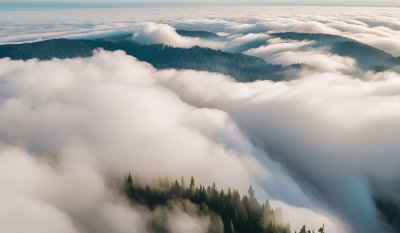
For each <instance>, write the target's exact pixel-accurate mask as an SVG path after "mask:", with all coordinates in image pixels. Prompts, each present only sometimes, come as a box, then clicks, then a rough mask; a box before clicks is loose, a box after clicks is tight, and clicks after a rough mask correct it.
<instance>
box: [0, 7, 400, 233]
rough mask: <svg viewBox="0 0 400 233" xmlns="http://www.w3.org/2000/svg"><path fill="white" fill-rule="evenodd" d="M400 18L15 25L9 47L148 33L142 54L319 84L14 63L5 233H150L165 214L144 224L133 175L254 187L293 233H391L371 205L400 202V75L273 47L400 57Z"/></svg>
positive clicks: (155, 16)
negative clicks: (381, 198) (316, 37)
mask: <svg viewBox="0 0 400 233" xmlns="http://www.w3.org/2000/svg"><path fill="white" fill-rule="evenodd" d="M399 13H400V12H399V10H398V9H396V8H341V7H329V8H328V7H270V6H263V7H243V6H240V7H229V8H228V7H222V6H212V7H205V6H200V7H196V8H190V7H180V8H173V7H167V8H130V9H84V10H77V9H75V10H53V11H32V12H18V13H16V12H2V14H1V15H0V22H1V24H0V25H1V26H0V42H1V43H11V42H12V43H21V42H26V41H37V40H44V39H49V38H58V37H64V38H102V37H105V36H116V35H123V34H126V33H133V35H134V36H133V38H132V39H133V40H135V41H137V42H139V43H143V44H151V43H164V44H168V45H171V46H177V47H192V46H195V45H199V46H204V47H210V48H214V49H221V50H223V51H228V52H245V53H246V54H249V55H254V56H258V57H261V58H263V59H265V60H266V61H268V62H270V63H277V64H283V65H289V64H292V63H308V64H310V65H313V66H315V67H316V70H305V71H304V72H302V73H301V74H300V75H298V77H297V78H296V79H295V80H292V81H287V82H286V81H285V82H277V83H274V82H272V81H256V82H253V83H238V82H236V81H235V80H234V79H232V78H230V77H227V76H224V75H221V74H216V73H208V72H198V71H191V70H185V71H176V70H162V71H158V70H156V69H154V68H153V67H151V66H150V65H149V64H147V63H143V62H139V61H137V60H136V59H135V58H133V57H131V56H127V55H126V54H125V53H124V52H121V51H116V52H113V53H112V52H107V51H101V50H99V51H95V52H94V55H93V57H91V58H86V59H81V58H76V59H67V60H58V59H54V60H51V61H38V60H29V61H11V60H9V59H7V58H5V59H0V116H1V118H0V129H1V130H0V140H1V143H0V216H2V217H1V218H0V229H4V230H5V232H26V230H27V229H29V230H30V231H31V232H85V233H86V232H127V231H129V232H146V231H147V229H146V221H148V220H149V219H151V216H152V213H151V212H149V211H148V210H145V209H141V208H139V207H137V208H133V209H132V208H129V206H128V205H127V203H126V200H125V199H124V198H122V197H120V195H118V193H116V192H115V189H114V188H113V187H110V180H113V179H116V178H115V177H123V175H124V174H126V173H127V172H129V171H131V172H136V173H138V174H142V175H143V176H145V177H152V176H158V175H160V176H164V175H168V176H170V177H172V178H179V177H180V176H182V175H183V176H184V177H185V178H189V177H190V176H194V177H195V180H196V183H197V184H200V183H201V184H203V185H210V184H212V182H214V181H215V182H216V184H217V186H218V187H220V188H224V189H226V188H228V187H231V188H238V189H239V191H240V193H241V194H245V192H246V190H247V187H248V185H249V184H250V183H252V184H253V186H254V187H255V189H256V191H257V192H258V197H259V198H260V200H262V199H263V198H265V197H266V196H268V197H269V198H272V199H273V201H272V203H273V204H276V205H282V207H283V212H284V217H285V220H286V221H290V222H291V225H292V231H294V230H297V231H298V230H299V229H300V227H301V226H302V225H303V224H306V225H307V227H308V228H311V229H313V228H314V229H317V228H318V227H320V226H321V225H322V224H325V226H326V228H325V229H326V232H331V233H332V232H333V233H335V232H349V233H350V232H371V233H372V232H384V231H385V230H387V228H384V226H383V223H382V222H381V221H380V219H379V216H378V213H377V212H376V210H375V207H374V204H373V201H372V195H379V194H380V193H385V192H394V193H395V195H398V191H399V187H398V184H399V177H400V174H399V173H400V172H399V170H398V167H399V165H400V157H399V156H398V151H400V146H399V145H400V144H399V143H398V138H399V136H400V121H399V119H400V118H399V117H400V98H399V94H400V75H399V74H398V73H396V72H394V71H386V72H381V73H374V72H371V71H369V72H367V71H363V70H360V68H358V66H357V63H356V61H355V60H354V59H352V58H349V57H341V56H338V55H335V54H331V53H329V52H327V51H325V50H324V49H323V48H322V49H321V48H319V49H313V48H312V46H311V45H312V43H313V42H312V41H289V40H281V39H279V38H271V36H270V35H268V33H271V32H283V31H296V32H318V33H329V34H335V35H342V36H346V37H349V38H353V39H356V40H358V41H361V42H363V43H366V44H369V45H371V46H375V47H377V48H380V49H383V50H384V51H386V52H389V53H391V54H393V55H394V56H399V55H400V32H399V28H400V23H399V20H398V19H399V16H398V15H400V14H399ZM175 29H187V30H206V31H211V32H215V33H218V34H219V35H221V36H225V38H224V39H218V40H206V39H199V38H188V37H182V36H180V35H178V34H177V33H176V32H175ZM111 183H113V182H111ZM114 183H115V182H114ZM172 216H175V217H174V218H171V219H175V220H171V221H173V222H172V223H171V225H172V226H174V228H173V229H174V232H182V231H192V232H204V230H205V229H206V228H205V227H204V222H203V221H201V220H199V219H195V218H193V217H191V216H186V215H185V214H184V213H181V212H179V211H178V212H176V213H173V214H172ZM21 219H27V220H26V224H18V223H20V221H21ZM182 219H189V220H190V221H189V220H188V221H185V222H188V223H191V224H188V225H185V224H181V223H182ZM179 223H180V224H179Z"/></svg>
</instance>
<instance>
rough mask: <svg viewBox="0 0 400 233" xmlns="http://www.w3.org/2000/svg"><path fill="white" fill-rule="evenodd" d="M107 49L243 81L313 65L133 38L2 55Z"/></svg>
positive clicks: (3, 50) (55, 42)
mask: <svg viewBox="0 0 400 233" xmlns="http://www.w3.org/2000/svg"><path fill="white" fill-rule="evenodd" d="M97 48H103V49H105V50H109V51H115V50H123V51H125V52H126V53H127V54H128V55H131V56H134V57H136V58H137V59H139V60H140V61H145V62H148V63H150V64H152V65H153V66H154V67H155V68H157V69H169V68H174V69H178V70H180V69H193V70H199V71H209V72H218V73H221V74H225V75H230V76H232V77H233V78H235V79H236V80H237V81H240V82H252V81H255V80H273V81H281V80H285V79H286V78H287V77H286V76H285V75H284V74H283V73H282V72H283V71H285V70H288V69H297V70H300V69H303V68H313V67H310V66H307V65H305V64H294V65H292V66H282V65H274V64H268V63H267V62H266V61H265V60H263V59H262V58H259V57H254V56H249V55H245V54H242V53H227V52H223V51H221V50H213V49H209V48H202V47H199V46H195V47H192V48H175V47H172V46H166V45H163V44H153V45H139V44H137V43H135V42H133V41H132V40H129V39H123V38H122V39H121V38H117V39H114V40H113V39H98V40H69V39H51V40H46V41H40V42H34V43H25V44H9V45H0V58H5V57H9V58H11V59H13V60H28V59H33V58H37V59H39V60H50V59H52V58H59V59H66V58H76V57H90V56H92V52H93V50H95V49H97Z"/></svg>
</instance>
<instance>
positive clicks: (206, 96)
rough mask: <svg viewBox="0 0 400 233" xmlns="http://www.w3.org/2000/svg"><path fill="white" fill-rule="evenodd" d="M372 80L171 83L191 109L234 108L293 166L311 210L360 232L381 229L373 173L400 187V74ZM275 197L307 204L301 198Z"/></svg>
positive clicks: (324, 76) (334, 77)
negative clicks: (333, 216) (373, 186)
mask: <svg viewBox="0 0 400 233" xmlns="http://www.w3.org/2000/svg"><path fill="white" fill-rule="evenodd" d="M364 79H365V80H370V81H362V80H360V79H358V78H352V77H351V76H346V75H341V74H333V73H312V74H309V73H305V74H304V75H303V76H302V77H301V78H300V79H298V80H294V81H290V82H278V83H273V82H270V81H262V82H261V81H260V82H254V83H249V84H244V83H236V82H230V81H229V80H223V79H215V78H214V79H211V78H207V79H203V80H202V81H201V82H199V81H198V80H197V79H196V77H191V78H188V77H185V79H183V78H181V79H177V78H175V79H170V80H166V81H165V85H166V86H168V87H169V88H171V89H173V90H174V92H175V93H177V94H178V95H179V96H180V97H181V98H182V99H183V100H184V101H186V102H188V103H190V104H191V105H194V106H197V107H204V108H216V109H221V110H223V111H226V112H227V113H228V114H229V115H230V116H231V117H232V118H233V119H234V120H235V122H237V123H238V125H239V126H240V127H241V128H242V129H244V130H245V132H248V133H249V134H250V135H252V136H254V137H256V139H257V140H258V141H259V142H261V143H263V145H264V146H265V149H266V150H267V151H269V152H270V153H269V154H270V156H272V157H273V158H274V159H275V160H277V161H280V162H281V163H282V164H283V165H284V166H285V167H286V168H287V169H288V171H289V172H290V173H291V174H292V176H293V177H294V179H295V180H296V181H297V182H298V184H300V186H301V188H302V190H303V192H305V194H306V196H307V197H309V198H310V200H309V201H311V203H313V204H311V206H308V207H309V208H312V209H314V210H316V209H315V208H317V209H318V211H321V210H320V209H323V210H325V211H327V212H328V213H326V212H325V214H327V215H329V213H333V214H334V215H336V216H340V218H341V219H342V220H343V221H345V222H347V223H348V225H349V226H351V228H352V230H351V231H352V232H361V231H363V232H378V231H382V229H381V224H380V222H379V221H378V219H377V218H376V215H375V210H374V204H373V201H372V199H371V193H372V191H373V189H371V184H370V181H369V176H370V175H371V174H373V176H374V177H379V178H378V180H380V181H381V182H389V183H396V182H398V179H397V178H396V177H399V174H398V169H397V166H398V165H399V163H400V160H399V159H398V157H397V156H396V154H397V152H396V151H398V150H399V149H400V148H399V147H398V143H397V137H398V136H399V135H398V132H400V125H399V122H398V120H397V119H398V117H399V115H400V112H399V111H398V109H399V108H398V107H399V104H400V102H399V101H398V98H397V95H398V93H399V90H400V89H399V88H400V86H399V85H398V84H399V80H400V77H399V75H398V74H397V73H393V72H385V73H383V74H372V73H368V74H366V77H364ZM389 161H390V162H389ZM265 187H266V189H267V190H268V185H265ZM389 187H390V186H389ZM386 188H388V187H386ZM392 188H395V187H392ZM270 194H272V195H273V197H274V198H278V196H280V198H282V199H281V200H284V201H286V202H287V203H289V204H293V205H297V206H301V204H300V203H299V202H298V201H296V198H295V197H293V196H295V195H277V196H274V194H275V193H270ZM313 205H315V206H313ZM316 206H317V207H316ZM322 213H324V212H322Z"/></svg>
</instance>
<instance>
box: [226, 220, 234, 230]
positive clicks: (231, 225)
mask: <svg viewBox="0 0 400 233" xmlns="http://www.w3.org/2000/svg"><path fill="white" fill-rule="evenodd" d="M226 232H227V233H235V228H234V227H233V223H232V219H229V220H228V226H227V230H226Z"/></svg>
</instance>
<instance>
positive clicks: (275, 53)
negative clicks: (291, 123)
mask: <svg viewBox="0 0 400 233" xmlns="http://www.w3.org/2000/svg"><path fill="white" fill-rule="evenodd" d="M313 44H314V43H313V41H290V40H289V41H288V40H282V39H280V38H274V39H271V40H269V41H268V44H267V45H265V46H260V47H258V48H253V49H250V50H248V51H246V52H245V53H246V54H248V55H252V56H257V57H261V58H263V59H264V60H266V61H267V62H268V63H272V64H282V65H286V66H287V65H291V64H294V63H305V64H308V65H312V66H314V67H316V68H317V69H318V70H321V71H326V72H335V71H340V72H352V71H355V70H356V69H357V62H356V61H355V60H354V59H353V58H350V57H341V56H339V55H336V54H332V53H329V52H326V51H324V48H318V49H315V48H312V47H311V46H312V45H313ZM325 50H328V49H327V48H326V49H325Z"/></svg>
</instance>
